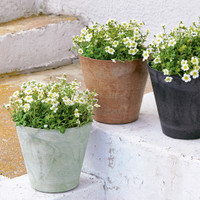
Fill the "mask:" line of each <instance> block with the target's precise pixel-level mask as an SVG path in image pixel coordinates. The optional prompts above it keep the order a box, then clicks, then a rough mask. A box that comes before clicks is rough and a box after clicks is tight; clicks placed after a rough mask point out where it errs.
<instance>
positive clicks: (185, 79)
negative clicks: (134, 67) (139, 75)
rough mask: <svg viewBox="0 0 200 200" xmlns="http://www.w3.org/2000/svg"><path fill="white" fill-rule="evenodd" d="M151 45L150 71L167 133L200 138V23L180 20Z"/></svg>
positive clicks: (160, 114)
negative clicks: (187, 24) (189, 23)
mask: <svg viewBox="0 0 200 200" xmlns="http://www.w3.org/2000/svg"><path fill="white" fill-rule="evenodd" d="M163 30H164V31H163V33H159V34H157V36H154V37H155V38H154V40H153V41H152V43H151V44H150V45H149V47H148V48H149V53H150V61H149V62H150V64H149V72H150V76H151V81H152V85H153V90H154V94H155V99H156V103H157V107H158V113H159V117H160V121H161V126H162V130H163V132H164V134H166V135H168V136H170V137H173V138H180V139H195V138H200V123H199V122H200V114H199V113H200V109H199V108H200V79H199V69H200V67H199V61H200V26H199V24H196V23H193V25H192V26H190V27H186V26H184V25H183V23H182V22H180V24H179V26H178V27H177V28H174V29H172V30H171V31H170V32H169V33H168V34H167V33H166V28H165V26H164V25H163Z"/></svg>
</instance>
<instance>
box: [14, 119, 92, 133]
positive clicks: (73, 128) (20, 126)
mask: <svg viewBox="0 0 200 200" xmlns="http://www.w3.org/2000/svg"><path fill="white" fill-rule="evenodd" d="M92 123H93V121H92V122H88V123H87V124H84V125H82V126H78V127H72V128H66V129H65V132H64V133H61V132H60V131H59V130H56V129H42V128H33V127H29V126H22V125H19V126H16V125H15V127H16V128H17V127H19V128H24V129H33V130H42V131H45V132H59V134H61V135H63V134H65V133H66V132H67V131H68V130H76V129H80V128H84V127H85V126H88V125H92Z"/></svg>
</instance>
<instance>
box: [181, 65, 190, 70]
mask: <svg viewBox="0 0 200 200" xmlns="http://www.w3.org/2000/svg"><path fill="white" fill-rule="evenodd" d="M181 69H182V70H183V71H187V70H188V69H189V67H188V64H185V65H182V67H181Z"/></svg>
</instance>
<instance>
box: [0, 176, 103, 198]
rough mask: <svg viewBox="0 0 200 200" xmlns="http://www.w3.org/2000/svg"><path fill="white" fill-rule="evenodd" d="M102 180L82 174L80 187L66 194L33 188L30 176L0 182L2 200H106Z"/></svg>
mask: <svg viewBox="0 0 200 200" xmlns="http://www.w3.org/2000/svg"><path fill="white" fill-rule="evenodd" d="M104 193H105V191H104V183H103V181H102V180H101V179H97V178H96V177H94V176H91V175H87V174H84V173H82V174H81V178H80V183H79V186H78V187H77V188H76V189H74V190H71V191H69V192H64V193H42V192H38V191H36V190H34V189H33V188H31V186H30V183H29V180H28V175H23V176H20V177H17V178H14V179H9V180H4V181H0V199H1V200H104V199H105V194H104Z"/></svg>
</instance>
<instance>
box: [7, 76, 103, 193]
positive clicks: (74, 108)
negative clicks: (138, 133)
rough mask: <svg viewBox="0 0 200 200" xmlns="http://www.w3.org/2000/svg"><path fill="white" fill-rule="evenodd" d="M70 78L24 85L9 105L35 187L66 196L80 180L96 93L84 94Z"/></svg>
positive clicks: (85, 91) (12, 97)
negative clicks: (64, 193)
mask: <svg viewBox="0 0 200 200" xmlns="http://www.w3.org/2000/svg"><path fill="white" fill-rule="evenodd" d="M79 88H80V83H78V82H77V81H76V80H74V81H72V82H67V80H66V77H65V76H64V77H63V78H58V80H57V81H50V83H48V84H45V83H42V82H37V81H29V82H26V83H23V84H22V86H21V90H20V91H16V92H14V94H13V95H12V96H11V97H10V102H9V104H6V105H4V107H5V108H6V109H7V110H8V111H9V112H10V114H11V117H12V119H13V121H14V122H15V123H16V129H17V133H18V137H19V141H20V145H21V149H22V153H23V157H24V161H25V165H26V169H27V172H28V175H29V179H30V183H31V186H32V187H33V188H34V189H36V190H39V191H42V192H65V191H68V190H71V189H73V188H75V187H76V186H77V185H78V183H79V179H80V173H81V168H82V164H83V159H84V155H85V150H86V146H87V142H88V137H89V134H90V128H91V125H92V120H93V119H92V116H93V106H96V107H99V105H98V104H97V99H96V96H97V94H96V92H95V91H94V92H90V91H89V90H87V89H86V90H84V91H81V90H80V89H79Z"/></svg>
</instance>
